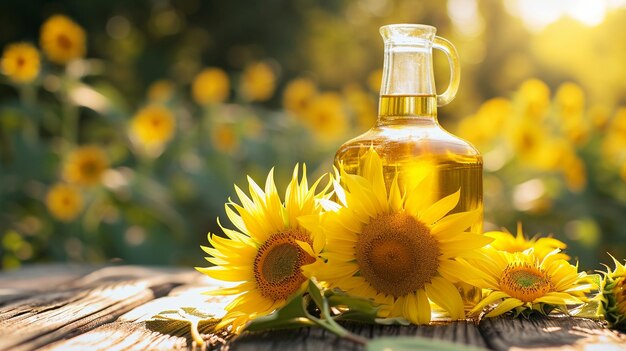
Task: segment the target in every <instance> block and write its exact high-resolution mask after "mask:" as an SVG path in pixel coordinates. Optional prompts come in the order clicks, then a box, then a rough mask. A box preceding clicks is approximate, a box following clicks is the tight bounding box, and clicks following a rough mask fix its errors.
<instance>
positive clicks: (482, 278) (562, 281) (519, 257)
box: [460, 248, 593, 317]
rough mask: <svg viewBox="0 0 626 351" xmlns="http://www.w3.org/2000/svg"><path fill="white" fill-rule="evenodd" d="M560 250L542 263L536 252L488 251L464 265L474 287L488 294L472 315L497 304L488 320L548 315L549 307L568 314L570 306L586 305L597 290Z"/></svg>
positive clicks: (465, 274)
mask: <svg viewBox="0 0 626 351" xmlns="http://www.w3.org/2000/svg"><path fill="white" fill-rule="evenodd" d="M558 253H559V250H558V249H557V250H554V251H552V252H551V253H550V254H548V255H546V256H545V257H543V258H542V259H540V258H539V257H538V256H537V255H536V254H535V253H534V251H533V249H529V250H526V251H524V252H515V253H508V252H504V251H498V250H494V249H493V248H486V249H483V250H482V254H483V257H482V258H481V259H468V260H465V261H464V262H463V263H462V268H460V269H463V275H464V277H465V279H466V280H467V281H468V282H469V283H470V284H472V285H474V286H476V287H479V288H482V289H487V291H488V293H487V294H486V296H485V297H484V298H483V300H482V301H480V302H479V303H478V304H477V305H476V306H475V307H474V308H473V309H472V310H471V311H470V313H471V314H474V315H477V314H479V313H480V312H481V311H482V310H483V309H484V308H485V307H487V306H489V305H491V304H495V305H496V306H495V308H493V310H491V311H490V312H489V313H487V315H486V316H487V317H495V316H499V315H501V314H503V313H505V312H508V311H511V310H514V309H515V310H516V311H517V312H521V311H523V310H536V311H539V312H542V313H545V312H547V311H546V308H545V307H546V305H550V306H552V307H555V308H558V309H560V310H561V311H562V312H565V313H567V308H566V305H569V304H581V303H583V302H585V293H586V292H589V291H590V290H591V289H592V288H593V284H592V283H591V282H590V280H589V279H588V277H587V275H586V273H585V272H578V267H577V266H573V265H571V264H569V263H568V262H567V261H565V260H563V259H561V258H559V257H558Z"/></svg>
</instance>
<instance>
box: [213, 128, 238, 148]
mask: <svg viewBox="0 0 626 351" xmlns="http://www.w3.org/2000/svg"><path fill="white" fill-rule="evenodd" d="M211 143H212V144H213V147H214V148H215V149H216V150H218V151H220V152H223V153H226V154H230V153H233V152H235V151H236V150H237V148H238V147H239V136H238V135H237V131H236V130H235V127H234V126H233V125H232V124H226V123H221V124H216V125H215V126H213V129H211Z"/></svg>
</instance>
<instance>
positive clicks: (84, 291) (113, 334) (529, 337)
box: [0, 265, 626, 351]
mask: <svg viewBox="0 0 626 351" xmlns="http://www.w3.org/2000/svg"><path fill="white" fill-rule="evenodd" d="M216 284H217V282H215V281H212V280H210V279H208V278H207V277H205V276H203V275H201V274H199V273H197V272H195V271H194V270H193V269H190V268H153V267H138V266H112V267H95V266H63V265H52V266H34V267H29V268H26V269H23V270H20V271H18V272H12V273H0V351H3V350H17V351H22V350H24V351H26V350H45V351H52V350H54V351H62V350H85V349H89V350H120V351H121V350H127V351H132V350H191V349H194V348H195V349H196V350H199V349H201V348H200V347H198V345H194V343H193V342H192V340H191V337H190V335H189V332H188V328H185V327H183V326H181V327H178V326H176V327H175V328H173V329H172V328H170V330H168V331H167V333H164V332H162V331H163V329H161V328H157V327H155V325H154V324H153V323H152V324H151V323H150V322H148V323H146V321H148V320H149V319H150V318H151V317H152V316H154V315H155V314H157V313H159V312H160V311H163V310H168V309H174V310H175V309H178V308H180V307H195V308H198V309H201V310H202V311H204V312H205V313H210V314H212V315H215V316H216V318H219V317H220V316H221V315H222V314H223V307H224V306H225V305H226V304H227V303H228V302H229V299H228V298H223V297H222V298H217V297H207V296H206V295H202V294H201V293H202V292H203V291H206V290H210V289H211V287H214V286H216ZM344 325H345V327H346V328H348V329H349V330H351V331H352V332H354V333H357V334H359V335H362V336H365V337H367V338H378V337H382V336H416V337H425V338H432V339H438V340H446V341H451V342H456V343H459V344H464V345H472V346H474V347H478V348H484V349H491V350H529V349H533V350H538V349H541V350H589V349H593V350H602V351H604V350H607V351H614V350H626V335H625V334H622V333H619V332H617V331H612V330H609V329H606V328H604V326H603V325H601V324H600V323H598V322H595V321H592V320H589V319H580V318H571V317H565V316H561V317H550V318H545V317H533V318H531V319H523V318H520V319H513V318H510V317H499V318H494V319H484V320H482V321H481V322H480V323H479V324H475V323H472V322H455V323H435V324H433V325H427V326H382V325H369V324H359V323H347V324H344ZM200 329H201V330H200V331H201V333H203V337H204V339H205V340H206V341H207V345H206V347H205V348H204V350H209V351H210V350H229V351H232V350H235V351H250V350H260V351H263V350H267V351H278V350H281V351H282V350H295V351H307V350H316V351H317V350H320V351H326V350H342V351H343V350H346V351H348V350H363V349H364V348H363V347H362V346H360V345H357V344H354V343H352V342H349V341H346V340H343V339H340V338H337V337H336V336H334V335H332V334H330V333H328V332H326V331H324V330H322V329H319V328H298V329H289V330H277V331H267V332H257V333H244V334H243V335H241V336H239V337H236V338H233V337H232V335H229V334H228V333H226V332H223V331H218V332H214V331H213V330H212V325H211V324H206V325H203V326H202V327H201V328H200Z"/></svg>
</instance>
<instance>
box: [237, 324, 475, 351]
mask: <svg viewBox="0 0 626 351" xmlns="http://www.w3.org/2000/svg"><path fill="white" fill-rule="evenodd" d="M344 326H345V327H346V328H347V329H348V330H350V331H352V332H353V333H356V334H358V335H361V336H364V337H366V338H369V339H374V338H378V337H383V336H416V337H425V338H432V339H438V340H446V341H449V342H455V343H459V344H464V345H472V346H475V347H479V348H486V347H487V345H486V343H485V341H484V340H483V337H482V336H481V334H480V332H479V330H478V328H477V326H476V325H475V324H473V323H470V322H455V323H445V324H443V323H441V324H434V325H424V326H397V325H393V326H383V325H370V324H360V323H346V324H344ZM229 350H231V351H235V350H236V351H249V350H250V351H251V350H259V351H264V350H267V351H275V350H293V351H308V350H320V351H326V350H329V351H330V350H342V351H343V350H345V351H350V350H355V351H356V350H363V347H362V346H361V345H358V344H355V343H352V342H350V341H347V340H343V339H340V338H337V337H336V336H335V335H333V334H331V333H328V332H326V331H325V330H322V329H319V328H300V329H290V330H279V331H269V332H262V333H245V334H243V335H242V336H241V337H239V338H236V339H235V340H233V342H232V343H231V344H230V345H229Z"/></svg>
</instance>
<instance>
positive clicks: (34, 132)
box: [19, 84, 39, 144]
mask: <svg viewBox="0 0 626 351" xmlns="http://www.w3.org/2000/svg"><path fill="white" fill-rule="evenodd" d="M19 94H20V102H21V103H22V106H23V107H24V108H25V109H26V112H27V113H28V117H27V118H26V119H25V126H24V138H25V139H26V140H29V141H30V142H31V143H33V144H37V143H38V142H39V123H37V118H38V117H37V116H36V115H35V114H34V111H33V110H34V108H35V103H36V100H37V92H36V90H35V87H34V86H33V85H31V84H21V85H20V87H19Z"/></svg>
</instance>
